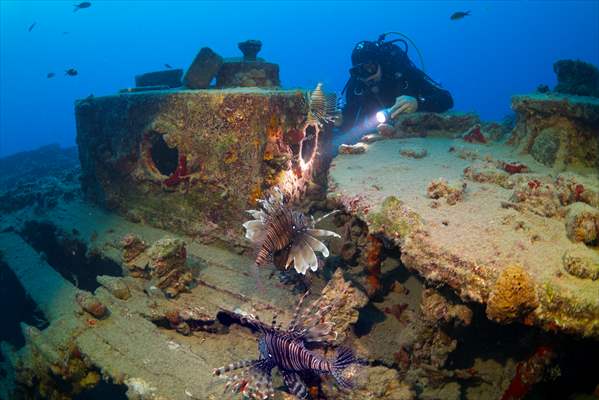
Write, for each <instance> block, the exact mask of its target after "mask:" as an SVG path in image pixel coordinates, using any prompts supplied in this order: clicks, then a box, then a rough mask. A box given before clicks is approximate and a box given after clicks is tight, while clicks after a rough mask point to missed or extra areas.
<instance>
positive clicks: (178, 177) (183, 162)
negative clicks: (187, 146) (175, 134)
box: [162, 154, 189, 188]
mask: <svg viewBox="0 0 599 400" xmlns="http://www.w3.org/2000/svg"><path fill="white" fill-rule="evenodd" d="M181 182H189V173H188V171H187V157H185V154H180V155H179V159H178V162H177V168H176V169H175V172H173V173H172V174H171V175H170V176H169V177H168V178H166V179H165V180H164V181H163V182H162V183H163V184H164V186H166V187H168V188H170V187H173V186H177V185H178V184H179V183H181Z"/></svg>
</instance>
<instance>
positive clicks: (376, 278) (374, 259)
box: [365, 235, 383, 297]
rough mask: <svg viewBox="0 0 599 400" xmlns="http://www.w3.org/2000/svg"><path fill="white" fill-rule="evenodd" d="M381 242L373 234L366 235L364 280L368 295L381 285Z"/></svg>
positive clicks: (372, 293) (371, 294)
mask: <svg viewBox="0 0 599 400" xmlns="http://www.w3.org/2000/svg"><path fill="white" fill-rule="evenodd" d="M382 249H383V242H382V241H381V240H380V239H379V238H377V237H376V236H374V235H368V242H367V244H366V251H365V255H366V263H365V264H366V265H365V267H366V268H365V269H366V275H367V278H366V281H367V282H368V295H369V296H371V297H372V296H373V295H374V294H375V293H377V292H378V290H379V289H380V287H381V282H380V278H381V251H382Z"/></svg>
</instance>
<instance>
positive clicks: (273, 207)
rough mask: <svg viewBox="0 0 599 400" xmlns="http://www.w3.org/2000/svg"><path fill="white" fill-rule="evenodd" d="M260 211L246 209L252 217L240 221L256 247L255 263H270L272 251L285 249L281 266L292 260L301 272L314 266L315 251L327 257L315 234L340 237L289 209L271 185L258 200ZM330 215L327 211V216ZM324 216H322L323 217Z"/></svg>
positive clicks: (296, 268)
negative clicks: (268, 192)
mask: <svg viewBox="0 0 599 400" xmlns="http://www.w3.org/2000/svg"><path fill="white" fill-rule="evenodd" d="M259 203H260V205H261V209H260V210H249V211H248V213H249V214H250V215H251V216H252V217H253V218H254V219H253V220H250V221H247V222H245V223H244V224H243V227H244V228H245V230H246V233H245V237H246V238H247V239H249V240H250V241H251V242H252V243H254V244H256V245H257V246H258V255H257V256H256V265H258V266H263V265H266V264H268V263H270V262H274V257H275V255H276V253H279V252H283V251H284V252H285V253H286V254H284V257H283V258H284V259H285V260H286V261H285V265H284V267H285V269H287V268H289V267H290V266H291V264H292V263H293V267H294V268H295V270H296V271H297V272H298V273H300V274H302V275H305V274H306V272H307V271H308V270H309V269H310V270H312V271H316V270H317V269H318V259H317V258H316V254H315V252H320V253H321V254H322V255H323V257H328V256H329V249H328V248H327V247H326V246H325V245H324V243H322V242H321V241H320V240H318V239H316V237H337V238H338V237H340V236H339V235H338V234H337V233H335V232H332V231H327V230H323V229H316V223H318V222H319V221H320V220H321V219H322V218H324V217H322V218H320V219H318V220H316V221H314V220H313V219H312V220H311V221H309V220H308V217H307V216H306V215H305V214H303V213H301V212H299V211H295V210H293V209H292V208H291V205H290V204H289V200H288V198H287V197H286V196H285V195H284V194H283V192H282V191H281V190H279V189H278V188H275V189H274V190H273V191H272V192H271V193H270V194H269V196H268V197H267V198H266V199H265V200H260V201H259ZM328 215H330V214H327V216H328ZM325 217H326V216H325Z"/></svg>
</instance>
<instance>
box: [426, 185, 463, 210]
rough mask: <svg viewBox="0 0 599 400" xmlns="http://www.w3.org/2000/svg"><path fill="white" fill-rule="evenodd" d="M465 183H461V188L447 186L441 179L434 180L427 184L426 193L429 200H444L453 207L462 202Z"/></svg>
mask: <svg viewBox="0 0 599 400" xmlns="http://www.w3.org/2000/svg"><path fill="white" fill-rule="evenodd" d="M465 189H466V183H465V182H462V184H461V186H455V185H453V186H452V185H449V183H447V181H446V180H445V179H443V178H440V179H435V180H433V181H432V182H431V183H429V184H428V186H427V188H426V193H427V195H428V197H429V198H431V199H435V200H437V199H440V198H445V200H446V201H447V204H449V205H451V206H452V205H455V204H457V202H458V201H462V199H463V197H464V191H465Z"/></svg>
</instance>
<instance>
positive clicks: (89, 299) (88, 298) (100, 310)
mask: <svg viewBox="0 0 599 400" xmlns="http://www.w3.org/2000/svg"><path fill="white" fill-rule="evenodd" d="M75 301H77V304H79V306H80V307H81V308H82V309H83V310H84V311H86V312H87V313H89V314H91V315H92V316H93V317H94V318H97V319H102V318H104V317H106V316H107V315H108V308H107V307H106V306H105V305H104V304H102V302H101V301H100V300H98V299H97V298H96V297H95V296H94V295H93V294H91V293H89V292H86V291H83V290H80V291H78V292H77V294H76V295H75Z"/></svg>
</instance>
